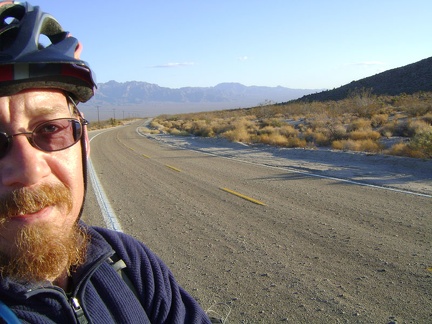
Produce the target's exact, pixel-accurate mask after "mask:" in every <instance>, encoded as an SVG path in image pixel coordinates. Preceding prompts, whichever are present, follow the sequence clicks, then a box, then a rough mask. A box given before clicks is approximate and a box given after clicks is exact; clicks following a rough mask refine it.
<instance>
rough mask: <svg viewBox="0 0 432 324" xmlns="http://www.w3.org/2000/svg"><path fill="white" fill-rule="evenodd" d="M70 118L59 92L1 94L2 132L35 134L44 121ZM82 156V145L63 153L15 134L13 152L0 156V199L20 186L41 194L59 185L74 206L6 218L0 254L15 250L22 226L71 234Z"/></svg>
mask: <svg viewBox="0 0 432 324" xmlns="http://www.w3.org/2000/svg"><path fill="white" fill-rule="evenodd" d="M70 117H71V113H70V108H69V106H68V102H67V99H66V97H65V95H64V94H63V93H62V92H60V91H54V90H30V91H23V92H20V93H18V94H16V95H13V96H9V97H0V131H1V132H5V133H7V134H9V135H12V134H17V133H21V132H31V131H33V129H34V128H35V127H36V126H37V125H38V124H40V123H42V122H44V121H48V120H51V119H56V118H70ZM81 154H82V153H81V145H80V143H77V144H75V145H73V146H71V147H70V148H67V149H65V150H62V151H57V152H42V151H40V150H38V149H36V148H35V147H33V146H31V144H30V143H29V141H28V139H27V138H26V136H24V135H19V136H15V137H13V139H12V147H11V149H10V151H9V152H8V153H7V155H6V156H4V157H3V158H0V179H1V182H0V197H2V196H4V195H7V194H9V193H11V192H13V191H14V190H17V189H25V190H28V191H29V192H37V191H38V190H40V189H41V188H44V187H45V188H46V187H51V188H56V189H55V190H54V191H59V190H57V188H63V189H67V190H66V192H67V191H69V193H70V198H71V202H72V204H71V205H70V206H68V205H67V204H66V203H63V202H62V200H61V199H60V200H58V202H56V203H47V205H42V206H41V205H37V207H36V208H34V207H33V209H31V208H28V209H25V208H24V212H19V213H18V214H17V215H13V216H8V217H6V218H4V219H3V220H2V223H3V224H1V225H0V252H1V253H3V254H5V255H9V256H10V255H11V254H13V253H15V240H16V238H17V236H19V235H21V230H22V229H23V228H29V227H35V228H37V227H39V228H48V229H49V228H51V229H53V231H55V232H56V233H57V234H58V236H59V237H61V236H64V235H65V234H66V235H67V234H68V233H69V232H70V230H71V228H72V227H73V226H74V224H75V222H76V220H77V217H78V215H79V211H80V208H81V205H82V202H83V196H84V183H83V169H82V156H81ZM69 200H70V199H69ZM48 201H49V200H48ZM34 209H37V210H34ZM0 216H2V215H0Z"/></svg>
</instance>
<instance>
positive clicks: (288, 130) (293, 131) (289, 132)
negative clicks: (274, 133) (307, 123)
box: [279, 125, 299, 137]
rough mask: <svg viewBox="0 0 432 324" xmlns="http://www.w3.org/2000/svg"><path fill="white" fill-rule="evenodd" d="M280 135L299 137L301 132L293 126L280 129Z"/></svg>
mask: <svg viewBox="0 0 432 324" xmlns="http://www.w3.org/2000/svg"><path fill="white" fill-rule="evenodd" d="M279 133H280V134H282V135H284V136H286V137H295V136H298V134H299V131H298V130H297V129H295V128H294V127H293V126H291V125H284V126H282V127H281V128H280V129H279Z"/></svg>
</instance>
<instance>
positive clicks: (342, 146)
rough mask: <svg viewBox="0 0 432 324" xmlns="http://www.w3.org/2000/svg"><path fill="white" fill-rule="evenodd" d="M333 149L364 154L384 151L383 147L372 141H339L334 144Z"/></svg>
mask: <svg viewBox="0 0 432 324" xmlns="http://www.w3.org/2000/svg"><path fill="white" fill-rule="evenodd" d="M332 148H333V149H335V150H344V151H362V152H379V151H381V150H382V147H381V145H380V144H379V143H377V142H375V141H373V140H371V139H365V140H359V141H354V140H350V139H348V140H339V141H333V142H332Z"/></svg>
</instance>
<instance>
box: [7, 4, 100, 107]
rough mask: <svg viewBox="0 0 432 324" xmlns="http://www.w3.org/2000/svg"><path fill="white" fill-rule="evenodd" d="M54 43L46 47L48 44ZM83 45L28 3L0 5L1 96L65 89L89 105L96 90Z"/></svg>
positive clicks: (49, 17)
mask: <svg viewBox="0 0 432 324" xmlns="http://www.w3.org/2000/svg"><path fill="white" fill-rule="evenodd" d="M47 41H48V42H50V44H48V45H46V44H44V43H46V42H47ZM81 50H82V46H81V44H80V43H79V41H78V40H77V39H76V38H74V37H72V36H71V34H70V33H69V32H66V31H64V30H63V28H62V27H61V25H60V24H59V23H58V22H57V20H56V19H55V18H54V17H53V16H51V15H50V14H48V13H45V12H43V11H41V10H40V8H39V7H38V6H32V5H30V4H29V3H27V2H19V1H1V2H0V96H5V95H11V94H13V93H17V92H19V91H21V90H24V89H30V88H55V89H61V90H65V91H67V92H68V93H70V94H71V95H72V96H73V98H74V99H75V100H77V101H80V102H86V101H87V100H89V99H90V98H91V97H92V96H93V95H94V91H95V88H96V81H95V76H94V73H93V72H92V70H91V69H90V67H89V65H88V64H87V63H86V62H85V61H82V60H80V58H79V57H80V53H81Z"/></svg>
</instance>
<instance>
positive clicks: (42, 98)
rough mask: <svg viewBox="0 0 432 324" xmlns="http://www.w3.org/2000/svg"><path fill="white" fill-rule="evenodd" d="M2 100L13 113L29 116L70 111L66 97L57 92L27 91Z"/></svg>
mask: <svg viewBox="0 0 432 324" xmlns="http://www.w3.org/2000/svg"><path fill="white" fill-rule="evenodd" d="M2 99H5V100H2V102H3V103H4V104H5V106H8V108H9V110H10V112H11V113H12V112H13V111H16V112H25V113H26V114H28V115H34V114H36V115H43V114H55V113H62V112H63V113H64V112H69V110H70V107H69V103H68V100H67V97H66V95H65V94H64V93H63V92H61V91H56V90H26V91H22V92H20V93H17V94H15V95H12V96H9V97H7V98H2ZM0 108H1V105H0ZM4 108H5V107H4Z"/></svg>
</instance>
